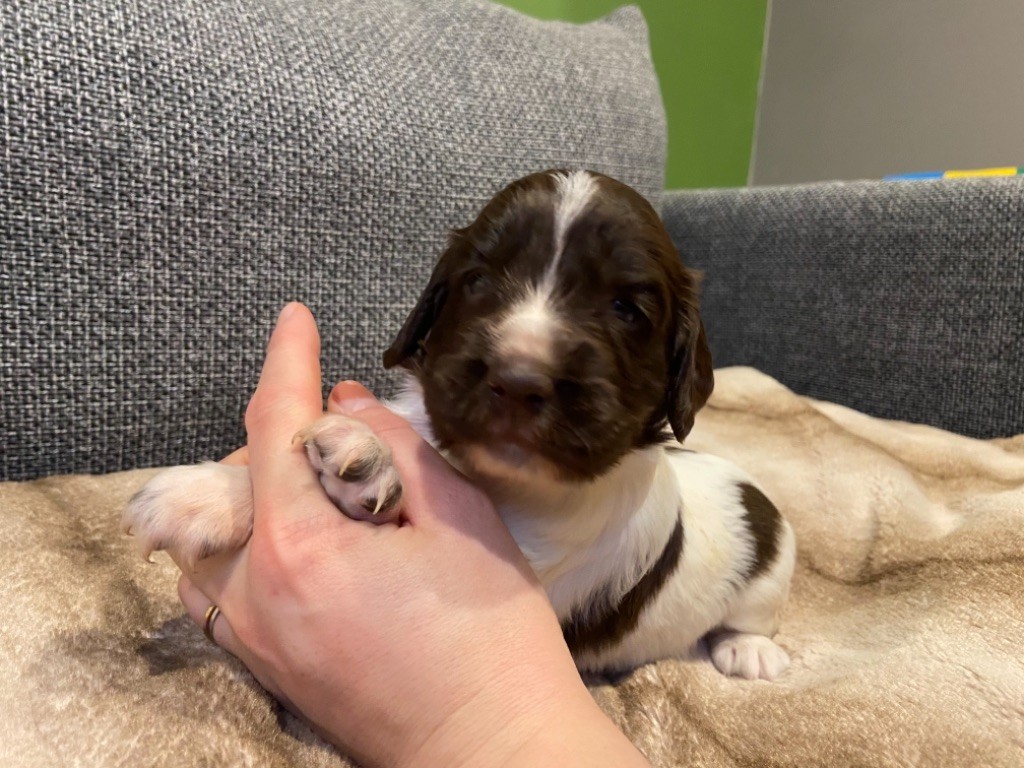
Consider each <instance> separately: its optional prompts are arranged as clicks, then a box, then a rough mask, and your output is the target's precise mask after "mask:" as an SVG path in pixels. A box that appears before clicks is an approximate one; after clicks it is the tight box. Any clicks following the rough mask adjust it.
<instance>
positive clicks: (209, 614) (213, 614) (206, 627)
mask: <svg viewBox="0 0 1024 768" xmlns="http://www.w3.org/2000/svg"><path fill="white" fill-rule="evenodd" d="M218 616H220V608H218V607H217V606H216V605H211V606H210V607H209V608H207V609H206V618H205V619H203V634H204V635H206V639H207V640H209V641H210V642H211V643H213V644H214V645H216V644H217V641H216V640H214V639H213V622H215V621H216V620H217V617H218Z"/></svg>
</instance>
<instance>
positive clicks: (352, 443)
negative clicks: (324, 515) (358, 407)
mask: <svg viewBox="0 0 1024 768" xmlns="http://www.w3.org/2000/svg"><path fill="white" fill-rule="evenodd" d="M301 434H302V435H303V436H304V438H305V445H306V453H307V454H308V456H309V461H310V463H311V464H312V465H313V467H314V468H315V469H316V470H317V471H318V472H319V473H320V483H321V485H323V487H324V490H325V491H327V495H328V496H330V497H331V501H333V502H334V503H335V504H336V505H337V506H338V508H339V509H340V510H341V511H342V512H344V513H345V514H346V515H348V516H349V517H351V518H353V519H355V520H372V521H373V522H374V523H386V522H392V521H394V520H397V518H398V513H399V502H400V501H401V496H402V483H401V480H400V479H399V477H398V473H397V472H396V471H395V467H394V464H393V463H392V458H391V450H390V449H389V448H388V447H387V445H385V444H384V443H383V442H382V441H381V440H380V438H378V437H377V435H376V434H375V433H374V432H373V430H372V429H370V428H369V427H368V426H366V424H364V423H363V422H361V421H358V420H356V419H351V418H348V417H347V416H341V415H337V414H328V415H326V416H323V417H321V418H319V419H317V420H316V421H315V422H314V423H313V424H311V425H310V426H308V427H306V429H304V430H302V433H301Z"/></svg>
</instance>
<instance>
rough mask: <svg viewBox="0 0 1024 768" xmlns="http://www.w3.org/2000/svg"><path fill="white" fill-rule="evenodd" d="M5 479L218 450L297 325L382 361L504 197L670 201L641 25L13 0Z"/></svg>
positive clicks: (0, 315)
mask: <svg viewBox="0 0 1024 768" xmlns="http://www.w3.org/2000/svg"><path fill="white" fill-rule="evenodd" d="M0 13H2V16H3V23H2V24H0V89H2V90H0V93H2V104H0V107H2V109H0V113H2V114H3V119H2V120H0V144H2V145H3V147H4V151H3V152H0V206H2V207H0V256H2V259H0V286H2V287H0V290H2V291H3V295H2V297H0V320H2V327H3V335H2V337H0V392H3V399H2V401H0V437H2V440H3V442H4V450H3V452H2V453H0V477H4V478H10V479H16V478H25V477H31V476H35V475H40V474H47V473H64V472H103V471H110V470H116V469H123V468H129V467H140V466H152V465H163V464H171V463H178V462H188V461H193V460H197V459H200V458H203V457H217V456H218V455H220V454H222V453H224V452H225V451H227V450H229V449H230V448H232V447H233V446H235V445H237V444H239V443H240V442H241V441H243V439H244V435H243V431H242V422H241V419H242V413H243V410H244V407H245V403H246V401H247V399H248V396H249V394H250V393H251V390H252V388H253V386H254V385H255V382H256V379H257V374H258V370H259V365H260V362H261V358H262V351H263V345H264V343H265V340H266V336H267V332H268V329H269V327H270V324H271V323H272V321H273V319H274V318H275V316H276V314H277V311H278V310H279V308H280V306H281V305H282V304H283V303H284V302H285V301H287V300H290V299H300V300H303V301H305V302H307V303H308V304H309V305H310V306H311V308H312V309H313V310H314V313H315V314H316V316H317V318H318V320H319V323H320V328H321V332H322V334H323V336H324V375H325V378H326V379H327V380H328V381H336V380H338V379H340V378H345V377H354V378H357V379H361V380H363V381H365V382H367V383H368V384H369V385H371V386H372V387H375V388H376V389H377V390H378V391H381V392H382V393H386V392H387V391H388V389H389V386H390V385H389V379H387V378H386V377H385V375H384V374H383V372H382V370H381V366H380V354H381V352H382V351H383V349H384V348H385V347H386V345H387V342H388V341H389V339H390V335H391V334H392V333H393V332H394V331H395V330H397V328H398V326H399V324H400V321H401V319H402V318H403V317H404V314H405V313H406V311H407V310H408V309H409V308H410V307H411V305H412V303H413V301H414V299H415V297H416V295H417V294H418V291H419V289H420V287H421V286H422V285H423V283H424V282H425V280H426V277H427V275H428V273H429V270H430V267H431V265H432V264H433V262H434V260H435V258H436V256H437V254H438V253H439V249H440V248H441V247H442V244H443V242H444V239H445V233H446V231H447V229H448V228H450V227H452V226H458V225H462V224H465V223H467V222H468V220H469V218H470V217H471V215H472V213H473V212H474V211H475V209H477V208H478V206H480V205H481V204H482V203H483V202H484V201H485V200H486V199H487V198H488V197H489V196H490V195H491V194H492V193H493V192H495V191H496V190H497V189H498V188H500V187H501V186H502V185H503V184H504V183H505V182H507V181H509V180H511V179H513V178H516V177H518V176H521V175H524V174H526V173H528V172H531V171H535V170H539V169H543V168H546V167H559V166H564V167H580V166H585V167H590V168H595V169H598V170H601V171H604V172H607V173H610V174H612V175H614V176H617V177H619V178H621V179H623V180H624V181H626V182H628V183H630V184H633V185H635V186H637V187H638V188H639V189H640V190H641V191H643V192H645V193H647V194H648V195H651V196H656V195H657V193H658V192H659V191H660V190H661V188H662V182H663V175H662V174H663V166H664V160H665V121H664V115H663V110H662V106H661V100H660V96H659V93H658V90H657V82H656V79H655V76H654V72H653V69H652V67H651V62H650V58H649V55H648V51H647V35H646V28H645V26H644V23H643V19H642V17H641V15H640V14H639V12H638V11H636V10H635V9H625V10H622V11H619V12H617V13H615V14H614V15H612V16H610V17H609V18H608V19H607V20H605V21H602V22H596V23H593V24H589V25H586V26H582V27H578V26H574V25H569V24H563V23H553V22H549V23H545V22H540V21H536V20H533V19H530V18H527V17H525V16H522V15H519V14H517V13H515V12H513V11H510V10H508V9H506V8H503V7H500V6H497V5H492V4H490V3H487V2H482V1H477V2H472V1H469V0H465V1H459V0H447V1H446V2H439V1H435V2H430V3H423V2H418V0H407V1H405V2H403V1H401V0H371V1H370V2H367V1H366V0H322V1H319V2H318V1H317V0H277V1H276V2H275V1H274V0H238V1H237V2H230V3H226V2H218V1H216V0H210V1H209V2H191V1H189V0H135V1H134V2H131V3H124V2H122V0H35V2H20V1H19V0H0Z"/></svg>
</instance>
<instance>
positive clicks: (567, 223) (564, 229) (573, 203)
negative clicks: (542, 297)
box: [541, 171, 597, 293]
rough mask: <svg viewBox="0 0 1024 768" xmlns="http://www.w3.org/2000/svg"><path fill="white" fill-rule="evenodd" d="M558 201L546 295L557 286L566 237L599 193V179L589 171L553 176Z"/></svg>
mask: <svg viewBox="0 0 1024 768" xmlns="http://www.w3.org/2000/svg"><path fill="white" fill-rule="evenodd" d="M553 175H554V179H555V189H556V190H557V192H558V201H557V202H556V203H555V243H554V253H553V255H552V257H551V264H550V265H549V266H548V269H547V272H546V273H545V274H544V280H543V282H542V283H541V285H542V290H543V292H545V293H551V290H552V289H553V288H554V285H555V272H556V271H557V269H558V262H559V260H560V259H561V258H562V251H564V250H565V236H566V234H567V233H568V232H569V227H571V226H572V223H573V222H574V221H576V219H578V218H579V217H580V215H581V214H582V213H583V212H584V211H585V210H586V209H587V206H588V205H589V204H590V200H591V198H592V197H593V196H594V194H595V193H596V192H597V179H595V178H594V176H592V175H591V174H590V173H588V172H587V171H571V172H570V173H556V174H553Z"/></svg>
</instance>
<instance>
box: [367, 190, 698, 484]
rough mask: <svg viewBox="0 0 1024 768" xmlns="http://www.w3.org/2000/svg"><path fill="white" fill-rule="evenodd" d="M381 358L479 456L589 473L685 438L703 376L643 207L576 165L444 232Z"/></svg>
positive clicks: (673, 267)
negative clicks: (415, 384)
mask: <svg viewBox="0 0 1024 768" xmlns="http://www.w3.org/2000/svg"><path fill="white" fill-rule="evenodd" d="M384 364H385V366H386V367H389V368H390V367H392V366H395V365H402V366H404V367H406V368H408V369H410V370H411V371H413V372H414V373H415V375H416V376H417V378H418V379H419V381H420V383H421V385H422V387H423V393H424V400H425V404H426V408H427V412H428V414H429V416H430V420H431V423H432V425H433V428H434V432H435V436H436V437H437V439H438V442H439V443H440V444H441V446H442V447H444V448H446V449H448V450H450V451H452V452H453V453H455V454H456V455H457V456H460V458H462V459H463V460H465V461H468V462H469V463H470V464H473V465H476V466H477V467H478V468H481V469H484V470H485V471H486V469H487V468H489V469H491V470H494V468H495V467H497V468H499V471H500V468H501V467H505V468H508V469H510V470H511V469H514V468H527V467H529V468H531V469H536V468H539V467H543V468H544V469H547V470H548V471H549V472H550V473H552V474H554V476H555V477H557V478H558V479H560V480H569V481H581V480H588V479H592V478H594V477H597V476H599V475H601V474H602V473H604V472H606V471H607V470H608V469H610V468H611V467H612V466H613V465H614V464H615V463H616V462H617V461H619V460H620V459H621V458H622V457H623V456H624V455H625V454H626V453H628V452H629V451H630V450H632V449H635V448H638V447H643V446H645V445H650V444H652V443H656V442H659V441H660V440H662V439H664V438H663V433H664V428H665V426H666V423H667V424H669V425H671V428H672V431H673V432H674V434H675V436H676V438H677V439H679V440H682V439H683V438H684V437H685V436H686V434H687V433H688V432H689V431H690V428H691V427H692V426H693V418H694V415H695V414H696V412H697V411H698V410H699V409H700V407H701V406H703V405H704V403H705V401H706V400H707V399H708V396H709V395H710V394H711V389H712V386H713V378H712V370H711V355H710V352H709V351H708V345H707V338H706V336H705V334H704V326H703V324H702V322H701V320H700V315H699V313H698V309H697V280H696V277H695V275H694V274H693V273H692V272H690V271H689V270H687V269H685V268H684V267H683V265H682V262H681V261H680V258H679V254H678V253H677V252H676V249H675V247H674V246H673V244H672V241H671V239H670V238H669V236H668V233H667V232H666V231H665V228H664V227H663V226H662V223H661V221H660V219H659V218H658V215H657V214H656V213H655V211H654V209H653V208H651V206H650V205H649V204H648V203H647V201H646V200H644V198H643V197H641V196H640V195H639V194H637V192H635V191H634V190H633V189H631V188H630V187H628V186H626V185H624V184H622V183H620V182H618V181H615V180H614V179H611V178H609V177H607V176H602V175H600V174H597V173H591V172H587V171H574V172H565V171H552V172H545V173H537V174H533V175H531V176H527V177H525V178H522V179H520V180H518V181H516V182H513V183H512V184H510V185H509V186H508V187H506V188H505V189H503V190H502V191H501V192H499V193H498V194H497V195H496V196H495V197H494V198H493V199H492V200H491V201H490V202H489V203H488V204H487V205H486V206H485V207H484V209H483V210H482V211H481V212H480V214H479V215H478V216H477V218H476V220H475V221H474V222H473V223H472V224H470V225H469V226H468V227H466V228H464V229H459V230H455V231H454V232H453V233H452V236H451V239H450V243H449V246H448V249H447V250H446V251H445V252H444V254H443V255H442V257H441V259H440V261H439V262H438V264H437V267H436V268H435V269H434V273H433V275H432V276H431V278H430V282H429V284H428V285H427V288H426V290H425V291H424V292H423V295H422V296H421V297H420V300H419V302H418V303H417V304H416V306H415V308H414V309H413V311H412V313H411V314H410V315H409V318H408V319H407V320H406V322H405V325H404V326H403V327H402V329H401V331H400V332H399V333H398V336H397V338H396V339H395V341H394V343H393V344H392V346H391V348H390V349H388V351H387V352H386V353H385V354H384Z"/></svg>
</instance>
